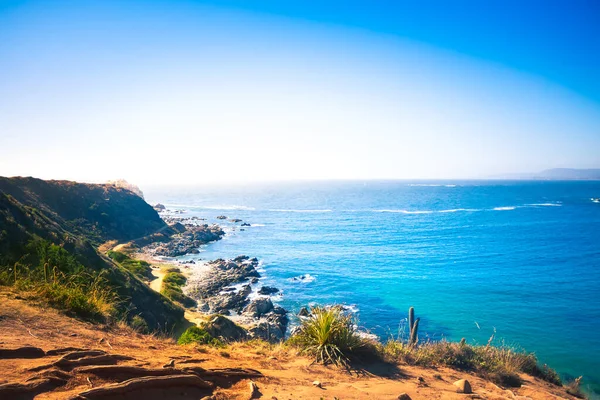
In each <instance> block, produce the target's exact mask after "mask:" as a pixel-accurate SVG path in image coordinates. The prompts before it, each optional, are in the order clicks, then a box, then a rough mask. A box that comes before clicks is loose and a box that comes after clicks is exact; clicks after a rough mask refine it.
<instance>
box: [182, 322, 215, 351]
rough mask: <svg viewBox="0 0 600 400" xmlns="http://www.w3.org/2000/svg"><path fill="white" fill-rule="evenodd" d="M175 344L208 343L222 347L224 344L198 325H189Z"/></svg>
mask: <svg viewBox="0 0 600 400" xmlns="http://www.w3.org/2000/svg"><path fill="white" fill-rule="evenodd" d="M177 344H182V345H185V344H208V345H211V346H214V347H223V346H224V344H223V342H221V341H220V340H219V339H216V338H214V337H212V336H211V335H210V333H208V332H206V331H205V330H204V329H202V328H200V327H198V326H191V327H189V328H188V329H187V330H186V331H185V332H183V334H182V335H181V336H180V337H179V340H178V341H177Z"/></svg>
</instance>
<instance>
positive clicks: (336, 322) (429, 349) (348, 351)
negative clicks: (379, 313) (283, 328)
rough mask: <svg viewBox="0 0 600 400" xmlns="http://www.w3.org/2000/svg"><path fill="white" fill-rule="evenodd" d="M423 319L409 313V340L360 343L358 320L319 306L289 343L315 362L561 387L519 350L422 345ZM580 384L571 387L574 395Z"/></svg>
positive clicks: (339, 310) (555, 377)
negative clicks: (527, 378)
mask: <svg viewBox="0 0 600 400" xmlns="http://www.w3.org/2000/svg"><path fill="white" fill-rule="evenodd" d="M418 321H419V319H415V318H414V309H413V308H412V307H411V309H410V310H409V318H408V322H409V327H412V329H411V331H410V333H409V337H408V340H406V341H403V340H401V339H392V340H389V341H388V342H387V343H385V344H380V343H374V342H372V341H369V340H366V339H363V338H361V337H360V336H359V335H358V333H357V332H356V330H355V326H356V321H354V320H353V319H352V317H351V316H349V315H347V314H345V313H344V311H343V309H342V308H341V307H340V306H332V307H315V308H313V309H312V310H311V314H310V316H309V317H308V318H306V319H304V320H303V321H302V324H301V325H300V327H299V328H298V330H297V332H296V333H294V335H293V336H292V337H291V338H290V339H289V340H288V344H290V345H292V346H294V347H297V348H299V349H300V352H301V353H304V354H308V355H310V356H311V357H314V360H315V362H318V363H323V364H329V363H331V364H336V365H340V366H345V367H348V366H349V362H350V361H351V360H353V359H360V358H365V357H370V358H374V359H383V360H385V361H387V362H392V363H404V364H408V365H417V366H421V367H432V368H433V367H440V366H445V367H450V368H454V369H458V370H463V371H469V372H474V373H476V374H478V375H479V376H481V377H483V378H485V379H488V380H491V381H493V382H496V383H498V384H500V385H503V386H520V385H521V379H520V378H519V373H526V374H529V375H532V376H535V377H538V378H541V379H543V380H545V381H547V382H550V383H553V384H555V385H561V381H560V378H559V376H558V374H557V373H556V371H554V370H553V369H551V368H549V367H548V366H547V365H543V366H540V365H539V364H538V362H537V359H536V357H535V355H534V354H528V353H523V352H520V351H516V350H515V349H513V348H511V347H508V346H504V345H501V346H493V345H492V340H493V338H491V339H490V342H489V343H488V344H487V345H485V346H477V345H470V344H467V343H466V341H465V340H464V339H463V340H461V341H460V342H459V343H450V342H447V341H438V342H426V343H419V342H418V340H417V339H416V337H417V329H418ZM576 386H577V387H578V383H577V384H574V385H573V388H572V390H573V392H575V391H576Z"/></svg>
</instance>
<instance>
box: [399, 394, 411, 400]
mask: <svg viewBox="0 0 600 400" xmlns="http://www.w3.org/2000/svg"><path fill="white" fill-rule="evenodd" d="M398 400H412V399H411V398H410V396H409V395H408V394H406V393H400V394H399V395H398Z"/></svg>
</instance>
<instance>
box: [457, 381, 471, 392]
mask: <svg viewBox="0 0 600 400" xmlns="http://www.w3.org/2000/svg"><path fill="white" fill-rule="evenodd" d="M453 385H454V386H456V387H457V390H456V391H457V392H458V393H464V394H471V393H473V390H472V389H471V384H470V383H469V381H468V380H466V379H461V380H458V381H456V382H454V384H453Z"/></svg>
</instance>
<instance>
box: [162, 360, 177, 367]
mask: <svg viewBox="0 0 600 400" xmlns="http://www.w3.org/2000/svg"><path fill="white" fill-rule="evenodd" d="M163 368H175V360H171V361H169V362H168V363H166V364H165V365H163Z"/></svg>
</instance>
